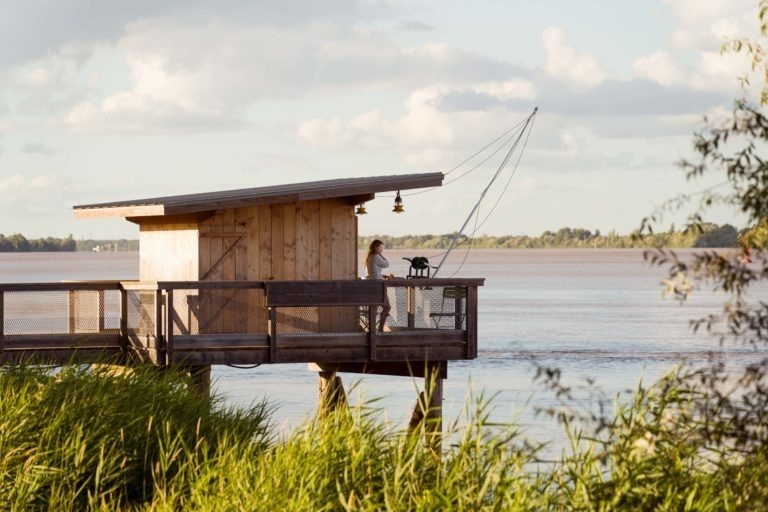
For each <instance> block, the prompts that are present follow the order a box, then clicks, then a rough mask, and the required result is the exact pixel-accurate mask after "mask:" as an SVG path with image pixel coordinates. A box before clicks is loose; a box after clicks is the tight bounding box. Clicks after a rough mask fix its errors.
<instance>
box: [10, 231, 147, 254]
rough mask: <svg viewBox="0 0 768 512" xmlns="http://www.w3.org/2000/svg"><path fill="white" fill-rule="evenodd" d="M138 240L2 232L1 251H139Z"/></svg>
mask: <svg viewBox="0 0 768 512" xmlns="http://www.w3.org/2000/svg"><path fill="white" fill-rule="evenodd" d="M138 250H139V241H138V240H125V239H121V240H75V239H74V238H73V236H72V235H69V236H68V237H66V238H53V237H50V236H49V237H46V238H30V239H28V238H26V237H25V236H24V235H22V234H20V233H16V234H15V235H10V236H5V235H3V234H0V252H75V251H138Z"/></svg>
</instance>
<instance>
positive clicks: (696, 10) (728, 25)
mask: <svg viewBox="0 0 768 512" xmlns="http://www.w3.org/2000/svg"><path fill="white" fill-rule="evenodd" d="M663 1H664V3H666V4H668V5H669V6H670V8H671V9H672V12H673V14H674V16H675V17H676V19H677V22H678V25H677V26H676V27H675V29H674V30H673V32H672V34H671V37H670V40H671V43H672V46H674V47H675V48H679V49H688V50H696V49H698V50H711V49H713V48H717V47H718V46H719V45H720V44H721V43H722V42H723V41H724V40H725V38H730V37H737V36H738V37H743V36H749V37H754V36H755V35H757V33H756V21H755V20H756V15H757V9H756V5H755V2H753V1H752V0H728V1H727V2H724V1H722V0H663Z"/></svg>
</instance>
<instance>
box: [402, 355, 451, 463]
mask: <svg viewBox="0 0 768 512" xmlns="http://www.w3.org/2000/svg"><path fill="white" fill-rule="evenodd" d="M443 364H445V362H440V361H438V362H430V363H427V366H426V368H425V371H424V391H422V392H421V393H419V397H418V399H417V400H416V406H415V407H414V409H413V414H412V415H411V421H410V422H409V423H408V430H409V431H410V432H416V431H417V430H418V429H419V426H420V425H421V423H422V422H423V423H424V435H425V436H426V442H427V445H428V446H430V448H431V449H432V451H434V452H435V453H436V454H438V455H439V454H440V453H441V451H442V447H443V375H442V371H441V370H442V365H443Z"/></svg>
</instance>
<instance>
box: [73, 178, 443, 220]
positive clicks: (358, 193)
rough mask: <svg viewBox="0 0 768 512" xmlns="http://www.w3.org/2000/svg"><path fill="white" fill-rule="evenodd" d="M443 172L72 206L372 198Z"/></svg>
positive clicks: (137, 207) (135, 212)
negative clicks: (377, 194)
mask: <svg viewBox="0 0 768 512" xmlns="http://www.w3.org/2000/svg"><path fill="white" fill-rule="evenodd" d="M443 177H444V175H443V173H441V172H433V173H422V174H406V175H400V176H372V177H364V178H347V179H334V180H325V181H316V182H308V183H294V184H287V185H275V186H268V187H257V188H249V189H239V190H224V191H219V192H209V193H200V194H187V195H181V196H168V197H157V198H151V199H136V200H132V201H125V202H121V201H117V202H112V203H100V204H87V205H81V206H75V207H74V209H75V218H92V217H134V218H137V217H150V216H162V215H180V214H188V213H199V212H206V211H216V210H222V209H229V208H242V207H248V206H257V205H265V204H279V203H292V202H297V201H312V200H322V199H331V198H339V197H366V196H367V197H373V196H374V195H375V194H376V193H377V192H393V191H396V190H410V189H417V188H431V187H439V186H441V185H442V183H443Z"/></svg>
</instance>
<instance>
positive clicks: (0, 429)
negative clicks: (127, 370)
mask: <svg viewBox="0 0 768 512" xmlns="http://www.w3.org/2000/svg"><path fill="white" fill-rule="evenodd" d="M705 380H706V379H705V378H704V377H703V376H702V375H701V374H697V375H693V376H691V375H689V376H681V375H679V374H675V375H670V376H669V377H668V378H666V379H665V380H663V381H662V382H660V383H658V384H657V385H655V386H653V387H651V388H649V389H641V390H639V392H638V394H637V397H636V400H635V401H634V402H633V403H631V404H627V405H624V406H622V407H620V408H619V410H618V411H617V413H616V414H615V415H614V416H613V417H612V418H610V419H609V420H608V421H607V423H606V422H603V423H601V422H596V423H592V424H584V423H579V425H580V426H579V427H569V430H570V432H571V439H572V441H573V449H572V450H569V451H568V452H567V453H564V454H563V458H562V460H561V461H559V462H557V463H546V464H544V463H540V462H539V461H538V453H539V450H538V449H537V448H536V447H533V446H531V444H530V443H529V442H527V441H526V440H525V438H524V437H523V436H522V435H521V434H520V433H519V431H518V430H517V429H515V428H514V427H513V426H500V425H488V424H487V415H486V414H485V411H486V407H487V405H488V404H487V403H486V402H484V401H483V400H482V399H480V400H478V402H477V403H476V404H474V405H473V407H471V414H469V418H467V419H465V420H462V421H460V422H458V423H456V424H454V426H453V427H452V428H453V429H455V430H456V435H454V436H451V437H450V439H452V440H453V444H452V445H451V446H445V447H444V451H443V453H442V456H437V455H436V454H435V453H434V452H432V451H431V450H430V449H429V447H428V445H427V444H426V443H425V441H424V436H423V435H409V434H407V433H405V432H399V431H393V430H391V429H390V428H389V427H388V426H386V425H383V424H381V423H380V422H379V421H378V420H377V419H376V416H375V415H372V414H370V412H367V411H366V409H364V408H358V409H354V410H352V411H349V412H347V413H341V414H334V415H331V416H329V417H327V418H325V419H323V420H319V421H313V422H309V423H307V424H305V425H304V426H303V427H301V428H299V429H297V430H296V431H295V432H294V433H292V434H291V435H290V436H289V437H288V438H287V439H284V440H278V439H275V438H274V437H272V435H271V431H270V429H269V409H268V407H265V406H264V405H257V406H256V407H254V408H252V409H251V410H248V411H235V410H228V409H225V408H223V407H222V405H221V404H220V403H218V402H217V401H215V400H214V401H213V402H211V401H208V400H203V399H200V398H197V397H195V396H194V395H192V394H190V393H189V392H188V391H187V388H186V383H185V380H184V377H183V376H181V375H176V374H174V373H173V372H169V373H167V374H163V375H159V374H156V373H151V372H139V373H137V374H134V375H130V376H115V375H109V374H107V373H98V372H91V371H85V370H82V369H77V368H66V369H64V370H63V371H61V372H60V373H58V374H57V375H49V374H46V373H44V372H40V371H35V370H33V369H15V370H11V371H7V370H6V371H4V372H3V373H2V374H0V393H1V395H0V509H2V510H30V509H45V510H47V509H51V510H82V509H103V510H117V509H120V510H125V509H135V510H383V509H391V510H449V509H450V510H480V509H489V510H618V509H622V510H656V509H662V510H745V509H749V510H753V509H760V508H762V507H763V506H765V505H766V504H767V503H768V501H766V499H767V497H768V488H766V486H765V482H766V481H768V462H767V461H766V452H767V450H768V448H766V446H767V445H766V443H765V439H764V438H765V436H766V433H765V425H766V421H765V419H766V414H765V413H766V412H767V411H768V406H766V403H768V402H767V401H766V400H765V396H764V395H765V394H766V393H765V391H759V390H757V387H759V386H762V384H759V383H757V382H755V383H752V384H750V386H751V389H750V390H749V393H748V395H747V396H749V397H750V402H749V406H750V407H749V410H745V409H743V408H739V407H735V405H736V404H742V405H743V402H740V400H742V399H741V398H738V397H737V396H736V395H734V396H733V397H731V398H732V399H733V400H732V401H729V402H727V403H726V402H724V401H723V400H722V399H721V400H720V401H719V402H718V403H710V402H707V400H703V399H704V398H705V397H706V396H707V391H706V389H705V388H703V387H702V384H701V383H702V382H704V381H705ZM761 389H762V388H761ZM756 390H757V391H756ZM738 396H741V395H738ZM755 397H759V400H756V399H755ZM707 404H709V405H707ZM714 405H716V406H717V407H711V406H714ZM702 407H703V408H702ZM563 418H568V419H569V421H571V422H572V421H573V418H572V417H570V416H569V415H567V414H565V415H564V416H563ZM570 424H571V425H573V423H570ZM593 427H596V428H594V429H593ZM587 432H591V433H590V434H587ZM422 434H423V433H422Z"/></svg>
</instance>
